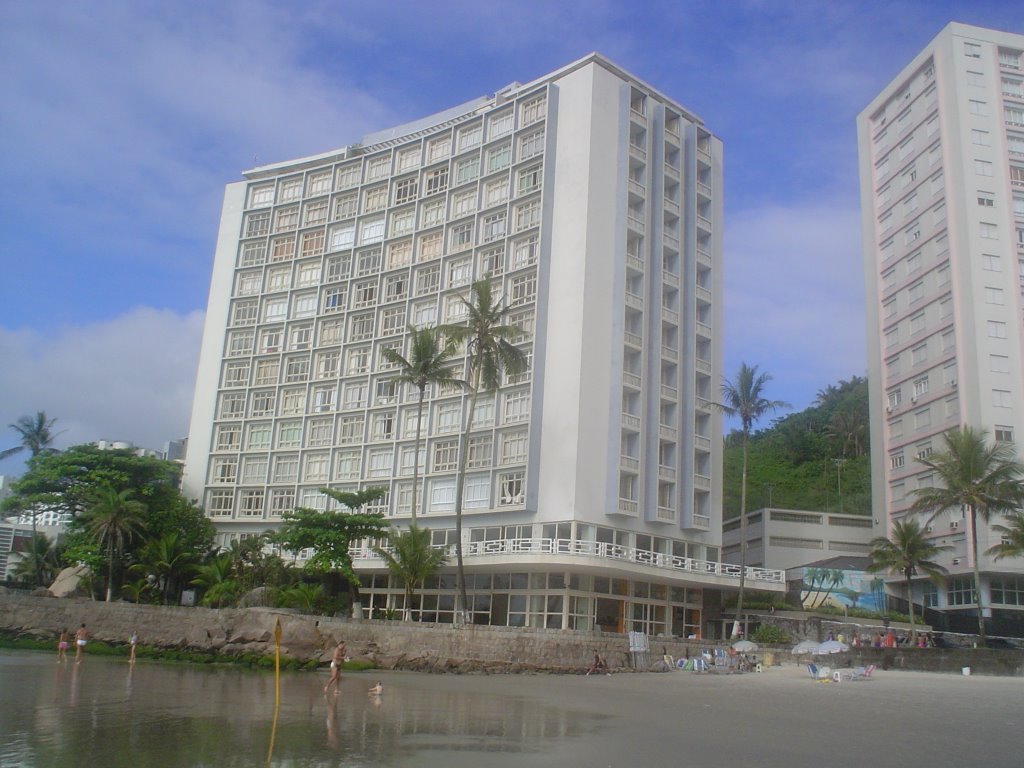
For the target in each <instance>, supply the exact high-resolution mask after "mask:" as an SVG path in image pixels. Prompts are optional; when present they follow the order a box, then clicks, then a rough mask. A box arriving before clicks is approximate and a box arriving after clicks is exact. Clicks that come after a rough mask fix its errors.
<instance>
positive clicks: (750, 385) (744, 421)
mask: <svg viewBox="0 0 1024 768" xmlns="http://www.w3.org/2000/svg"><path fill="white" fill-rule="evenodd" d="M771 380H772V377H771V376H770V375H768V374H767V373H758V371H757V366H756V365H754V366H750V365H747V364H746V363H740V370H739V372H738V373H737V374H736V379H735V381H729V380H728V379H725V380H723V381H722V400H723V402H722V403H719V404H718V408H719V409H720V410H721V411H722V412H723V413H724V414H726V415H727V416H734V417H736V418H738V419H739V420H740V426H741V428H742V435H743V474H742V475H741V478H742V479H741V480H740V594H739V598H738V600H737V601H736V620H735V621H734V622H733V625H732V636H733V637H736V635H737V634H738V633H739V628H740V617H741V616H742V615H743V589H744V586H745V581H746V578H745V577H746V573H747V450H748V447H749V443H750V428H751V427H752V426H753V425H754V422H755V421H757V420H758V419H760V418H761V417H762V416H764V415H765V414H767V413H771V412H774V411H777V410H778V409H779V408H788V407H789V405H788V404H786V403H784V402H782V401H781V400H768V399H767V398H765V397H764V394H763V393H764V386H765V384H767V383H768V382H769V381H771ZM744 634H745V633H744Z"/></svg>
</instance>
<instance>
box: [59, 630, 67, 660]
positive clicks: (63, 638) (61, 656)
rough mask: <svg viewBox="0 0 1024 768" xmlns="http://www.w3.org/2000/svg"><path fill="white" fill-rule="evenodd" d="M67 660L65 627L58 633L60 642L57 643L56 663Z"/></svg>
mask: <svg viewBox="0 0 1024 768" xmlns="http://www.w3.org/2000/svg"><path fill="white" fill-rule="evenodd" d="M67 660H68V630H67V627H65V628H64V629H62V630H61V631H60V640H58V641H57V663H58V664H60V663H61V662H62V661H67Z"/></svg>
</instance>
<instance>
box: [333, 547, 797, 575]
mask: <svg viewBox="0 0 1024 768" xmlns="http://www.w3.org/2000/svg"><path fill="white" fill-rule="evenodd" d="M437 548H438V549H442V548H443V547H437ZM384 549H385V550H386V549H388V548H387V547H384ZM448 549H449V550H450V552H451V554H452V556H454V553H455V548H454V546H452V545H449V546H448ZM349 554H350V555H351V556H352V560H353V562H356V563H358V562H359V561H360V560H363V561H366V560H374V561H382V558H381V557H380V555H378V554H377V553H376V552H375V551H374V550H373V549H371V548H370V547H358V546H356V547H352V548H350V549H349ZM488 555H512V556H517V555H570V556H574V557H598V558H603V559H607V560H616V561H622V562H630V563H638V564H640V565H649V566H652V567H655V568H661V569H665V570H668V571H672V572H680V571H684V572H687V573H701V574H710V575H713V576H724V577H726V578H735V579H739V577H740V566H738V565H733V564H732V563H718V562H713V561H709V560H697V559H696V558H692V557H678V556H676V555H666V554H664V553H662V552H652V551H650V550H647V549H636V548H635V547H626V546H623V545H622V544H609V543H607V542H600V541H581V540H579V539H546V538H529V539H489V540H486V541H470V542H467V543H466V544H465V546H464V547H463V550H462V556H463V558H467V559H472V558H474V557H484V556H488ZM746 578H747V579H748V580H750V581H765V582H769V583H772V584H784V583H785V581H786V572H785V571H782V570H777V569H774V568H755V567H752V566H748V567H747V569H746Z"/></svg>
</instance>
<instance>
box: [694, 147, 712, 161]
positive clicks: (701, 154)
mask: <svg viewBox="0 0 1024 768" xmlns="http://www.w3.org/2000/svg"><path fill="white" fill-rule="evenodd" d="M697 159H698V160H703V161H704V162H705V163H707V164H708V165H711V153H710V152H708V150H707V149H705V148H704V147H701V146H700V145H699V144H698V145H697Z"/></svg>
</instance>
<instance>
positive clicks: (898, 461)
mask: <svg viewBox="0 0 1024 768" xmlns="http://www.w3.org/2000/svg"><path fill="white" fill-rule="evenodd" d="M904 463H905V459H904V457H903V452H902V451H900V452H899V453H894V454H892V455H891V456H890V457H889V469H899V468H900V467H902V466H903V465H904Z"/></svg>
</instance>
